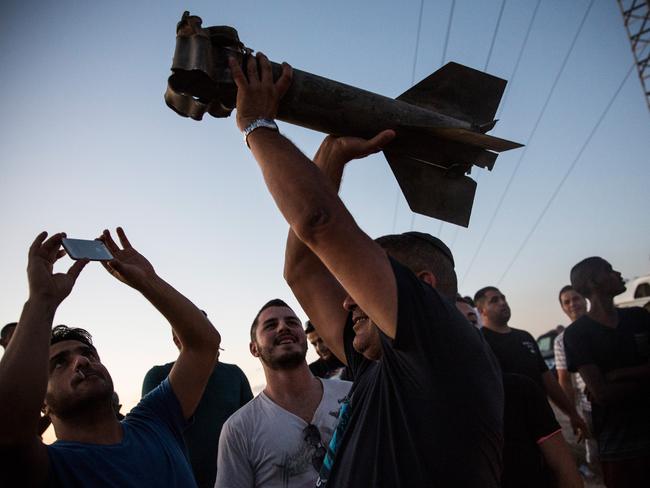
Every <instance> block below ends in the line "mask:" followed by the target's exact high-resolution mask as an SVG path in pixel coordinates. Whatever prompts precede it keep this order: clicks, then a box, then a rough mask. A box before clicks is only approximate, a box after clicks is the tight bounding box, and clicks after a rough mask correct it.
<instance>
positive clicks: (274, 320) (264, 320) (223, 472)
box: [215, 299, 352, 488]
mask: <svg viewBox="0 0 650 488" xmlns="http://www.w3.org/2000/svg"><path fill="white" fill-rule="evenodd" d="M250 351H251V354H253V356H255V357H258V358H260V361H261V363H262V367H263V368H264V375H265V376H266V383H267V384H266V387H265V388H264V390H263V391H262V392H261V393H260V394H259V395H257V396H256V397H255V398H254V399H253V400H251V401H250V402H249V403H247V404H246V405H245V406H243V407H242V408H241V409H239V410H238V411H237V412H235V413H234V414H233V415H232V416H231V417H230V418H229V419H228V420H227V421H226V423H225V424H224V426H223V429H222V430H221V436H220V437H219V455H218V461H217V481H216V483H215V488H226V487H227V488H253V487H257V486H264V487H266V488H274V487H278V488H302V487H310V488H311V487H313V486H314V484H315V482H316V478H317V477H318V472H319V470H320V467H321V464H322V462H323V458H324V457H325V452H326V448H327V445H328V444H329V441H330V439H331V437H332V434H333V432H334V428H335V427H336V421H337V418H338V412H339V407H340V404H341V402H342V401H343V399H344V398H345V396H346V395H347V393H348V391H349V389H350V386H351V385H352V384H351V383H350V382H348V381H341V380H337V379H319V378H316V377H314V376H313V375H312V373H311V371H310V370H309V366H308V365H307V361H306V360H305V355H306V353H307V338H306V336H305V332H304V330H303V328H302V323H301V321H300V320H299V319H298V317H297V316H296V314H295V313H294V312H293V310H291V308H289V306H288V305H287V304H286V303H284V302H283V301H282V300H279V299H274V300H271V301H269V302H268V303H266V304H265V305H264V306H263V307H262V309H261V310H260V311H259V312H258V314H257V316H256V317H255V320H254V321H253V324H252V326H251V343H250Z"/></svg>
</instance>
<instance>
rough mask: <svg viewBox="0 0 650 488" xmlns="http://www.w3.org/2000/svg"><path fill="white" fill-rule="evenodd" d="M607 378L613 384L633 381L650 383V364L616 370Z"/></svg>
mask: <svg viewBox="0 0 650 488" xmlns="http://www.w3.org/2000/svg"><path fill="white" fill-rule="evenodd" d="M606 378H607V380H608V381H611V382H617V381H629V380H632V381H640V382H646V383H647V382H650V364H644V365H642V366H634V367H631V368H620V369H615V370H613V371H610V372H609V373H607V375H606Z"/></svg>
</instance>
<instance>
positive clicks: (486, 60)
mask: <svg viewBox="0 0 650 488" xmlns="http://www.w3.org/2000/svg"><path fill="white" fill-rule="evenodd" d="M505 7H506V0H503V1H502V2H501V8H500V9H499V15H498V16H497V22H496V24H495V26H494V32H493V33H492V40H491V41H490V48H489V49H488V55H487V58H486V59H485V66H484V67H483V71H487V68H488V65H489V64H490V59H491V58H492V51H493V50H494V44H495V41H496V39H497V33H498V32H499V26H500V25H501V18H502V17H503V10H504V9H505ZM479 176H480V173H479V174H478V175H477V176H476V178H475V181H478V177H479ZM444 223H445V222H444V221H443V220H441V221H440V227H438V234H437V236H438V238H440V235H441V234H442V227H443V226H444ZM411 230H412V229H411ZM456 237H458V228H456V231H455V233H454V239H453V240H454V242H456Z"/></svg>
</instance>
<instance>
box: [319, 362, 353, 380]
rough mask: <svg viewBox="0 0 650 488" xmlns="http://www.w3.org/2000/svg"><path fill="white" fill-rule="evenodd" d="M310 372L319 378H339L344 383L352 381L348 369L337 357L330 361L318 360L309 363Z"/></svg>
mask: <svg viewBox="0 0 650 488" xmlns="http://www.w3.org/2000/svg"><path fill="white" fill-rule="evenodd" d="M309 370H310V371H311V374H313V375H314V376H316V377H318V378H339V379H341V380H344V381H352V376H351V375H350V374H349V372H348V368H346V366H345V364H343V363H342V362H341V361H339V360H338V359H337V358H336V356H334V357H333V358H332V359H330V360H329V361H325V360H324V359H323V358H318V359H317V360H316V361H314V362H313V363H309Z"/></svg>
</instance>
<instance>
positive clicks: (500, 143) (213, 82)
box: [165, 12, 522, 227]
mask: <svg viewBox="0 0 650 488" xmlns="http://www.w3.org/2000/svg"><path fill="white" fill-rule="evenodd" d="M201 24H202V20H201V18H200V17H197V16H195V15H190V14H189V12H185V13H184V14H183V16H182V18H181V21H180V22H179V23H178V25H177V28H176V49H175V52H174V58H173V61H172V67H171V70H172V74H171V76H170V77H169V80H168V83H167V91H166V92H165V102H166V103H167V105H168V106H169V107H170V108H171V109H172V110H174V111H175V112H177V113H178V114H180V115H182V116H184V117H190V118H192V119H194V120H201V119H202V118H203V116H204V114H206V113H208V114H210V115H212V116H213V117H228V116H229V115H230V114H231V112H232V111H233V109H234V108H235V101H236V97H237V87H236V85H235V83H234V82H233V80H232V75H231V72H230V69H229V67H228V58H229V57H234V58H235V59H237V60H238V62H240V63H241V65H242V66H245V63H246V62H247V60H248V58H249V56H251V55H252V53H253V51H252V50H251V49H250V48H248V47H246V46H244V44H243V43H242V42H241V41H240V40H239V36H238V34H237V31H236V30H235V29H234V28H232V27H229V26H214V27H206V28H203V27H201ZM271 64H272V69H273V77H274V79H277V78H278V77H279V76H280V73H281V71H282V67H281V65H280V64H277V63H271ZM505 86H506V81H505V80H503V79H501V78H497V77H495V76H492V75H489V74H487V73H483V72H481V71H478V70H475V69H472V68H469V67H466V66H463V65H460V64H457V63H453V62H451V63H447V64H446V65H444V66H443V67H442V68H440V69H439V70H438V71H436V72H434V73H433V74H431V75H429V76H428V77H427V78H425V79H424V80H422V81H420V82H419V83H418V84H416V85H414V86H413V87H412V88H410V89H409V90H407V91H405V92H404V93H402V94H401V95H400V96H399V97H397V98H396V99H393V98H389V97H385V96H382V95H378V94H376V93H372V92H369V91H366V90H362V89H360V88H356V87H354V86H350V85H346V84H344V83H339V82H337V81H333V80H330V79H327V78H323V77H321V76H317V75H314V74H311V73H307V72H305V71H300V70H297V69H294V70H293V81H292V84H291V87H290V88H289V90H288V91H287V93H286V94H285V96H284V98H283V99H282V101H281V103H280V106H279V109H278V116H277V118H278V119H279V120H281V121H284V122H288V123H290V124H295V125H299V126H302V127H306V128H309V129H312V130H316V131H320V132H324V133H326V134H333V135H338V136H357V137H364V138H369V137H372V136H374V135H375V134H377V133H378V132H380V131H382V130H384V129H394V130H395V132H396V134H397V135H396V137H395V139H394V140H393V141H392V142H391V143H390V144H389V145H387V146H386V148H385V149H384V155H385V156H386V160H387V161H388V164H389V165H390V167H391V170H392V171H393V174H394V175H395V178H396V179H397V182H398V184H399V186H400V188H401V190H402V193H403V194H404V197H405V198H406V201H407V202H408V204H409V207H410V208H411V210H413V211H414V212H416V213H419V214H422V215H427V216H429V217H433V218H437V219H440V220H444V221H447V222H451V223H454V224H457V225H462V226H465V227H467V226H468V225H469V220H470V215H471V211H472V205H473V202H474V195H475V193H476V182H475V181H474V180H473V179H472V178H470V177H469V176H467V175H469V174H470V172H471V169H472V166H473V165H476V166H479V167H481V168H486V169H488V170H492V168H493V167H494V163H495V161H496V158H497V153H500V152H502V151H507V150H510V149H515V148H518V147H521V146H522V145H521V144H518V143H516V142H512V141H507V140H505V139H500V138H497V137H492V136H489V135H486V132H488V131H489V130H491V129H492V128H493V127H494V125H495V124H496V120H494V115H495V113H496V110H497V108H498V106H499V102H500V101H501V96H502V95H503V92H504V90H505Z"/></svg>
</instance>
